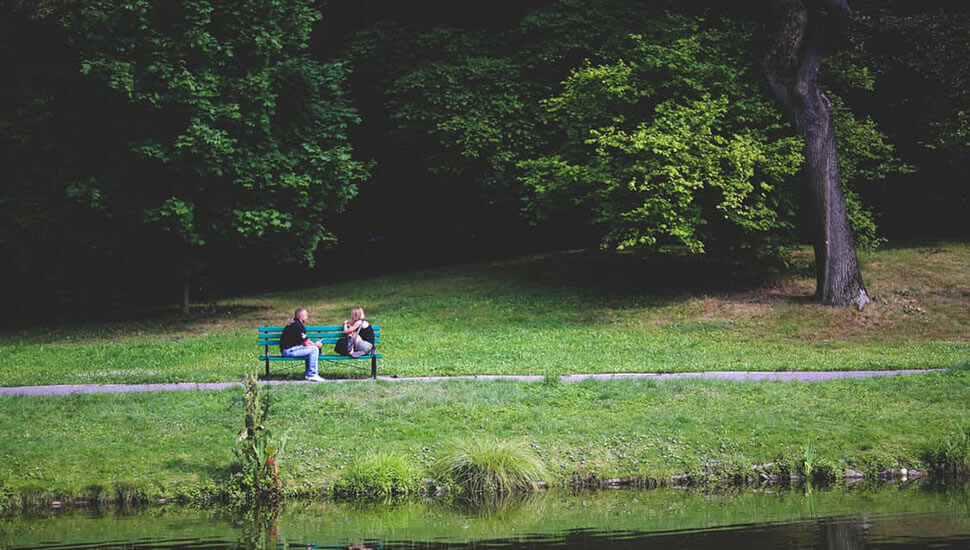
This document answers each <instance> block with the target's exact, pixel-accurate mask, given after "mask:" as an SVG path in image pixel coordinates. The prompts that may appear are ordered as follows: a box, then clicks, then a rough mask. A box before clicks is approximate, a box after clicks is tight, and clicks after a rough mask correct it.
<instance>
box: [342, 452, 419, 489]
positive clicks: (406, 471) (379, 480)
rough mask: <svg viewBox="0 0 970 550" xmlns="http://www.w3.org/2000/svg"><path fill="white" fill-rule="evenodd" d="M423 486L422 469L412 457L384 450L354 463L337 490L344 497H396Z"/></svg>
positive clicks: (345, 473) (347, 470)
mask: <svg viewBox="0 0 970 550" xmlns="http://www.w3.org/2000/svg"><path fill="white" fill-rule="evenodd" d="M419 486H420V481H419V479H418V470H417V468H416V467H415V466H414V463H413V462H411V460H410V459H408V458H407V457H403V456H397V455H391V454H384V453H381V454H377V455H373V456H369V457H367V458H365V459H363V460H361V461H360V462H357V463H354V464H352V465H350V466H349V467H348V468H347V469H346V470H345V472H344V475H343V476H342V477H341V478H340V479H339V480H338V481H337V482H336V483H335V484H334V487H333V492H334V494H336V495H337V496H343V497H351V496H353V497H360V496H363V497H393V496H404V495H409V494H413V493H416V492H417V491H418V488H419Z"/></svg>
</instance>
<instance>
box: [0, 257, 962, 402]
mask: <svg viewBox="0 0 970 550" xmlns="http://www.w3.org/2000/svg"><path fill="white" fill-rule="evenodd" d="M796 258H797V261H798V262H800V264H806V263H807V262H808V261H809V259H810V255H807V254H804V253H800V254H798V255H796ZM863 259H864V262H865V266H866V267H865V272H864V276H865V278H866V282H867V285H868V288H869V290H870V293H871V294H873V295H876V296H879V297H880V300H879V301H877V302H876V303H874V304H873V305H872V306H871V307H869V308H867V309H866V310H865V311H864V312H861V313H860V312H857V311H854V310H852V309H851V308H827V307H821V306H818V305H815V304H813V303H811V301H810V300H809V298H810V296H811V294H812V292H813V281H812V277H811V274H810V273H809V272H804V273H802V272H801V271H799V273H801V274H800V275H798V276H795V277H794V278H792V279H787V280H783V281H780V282H778V283H775V284H769V285H765V286H763V287H760V288H748V289H737V288H735V289H731V290H724V289H719V288H717V287H716V286H712V285H711V282H710V276H707V280H705V276H704V274H700V275H698V274H696V273H685V272H676V271H663V270H662V269H658V266H657V265H656V264H655V263H654V262H653V261H645V260H642V259H638V258H636V257H633V256H630V255H624V254H616V255H606V256H603V255H599V254H593V253H561V254H546V255H541V256H535V257H525V258H519V259H515V260H506V261H496V262H482V263H478V264H470V265H466V266H458V267H448V268H442V269H437V270H425V271H414V272H410V273H405V274H398V275H388V276H383V277H376V278H372V279H367V280H358V281H350V282H345V283H339V284H330V285H325V286H320V287H316V288H311V289H303V290H292V291H286V292H277V293H271V294H262V295H255V296H243V297H237V298H233V299H230V300H225V301H224V302H223V303H221V304H219V305H217V306H216V307H215V308H211V309H206V308H200V313H199V315H198V317H197V318H195V319H193V320H191V321H188V322H183V321H179V320H178V319H176V318H175V317H174V316H172V315H170V316H167V317H166V316H164V315H159V314H152V315H148V316H146V317H145V318H135V319H128V320H123V321H117V322H92V323H86V324H85V323H81V324H74V325H61V326H43V327H26V328H24V330H22V331H21V332H10V331H8V332H6V333H5V334H4V335H3V336H0V356H2V357H3V358H4V359H3V366H4V368H3V369H2V371H0V384H3V385H17V384H35V383H83V382H95V383H110V382H162V381H211V380H234V379H238V378H239V376H240V375H241V372H242V371H243V370H244V369H245V368H246V367H250V368H254V369H255V368H257V367H258V362H257V360H256V356H257V355H258V351H259V350H258V349H257V347H256V345H255V344H254V341H255V335H254V330H255V327H256V326H257V325H260V324H274V325H277V324H282V323H283V322H284V321H285V320H286V319H287V317H288V316H289V315H290V314H291V313H290V312H291V311H292V309H293V307H294V306H296V305H297V304H303V305H306V306H307V307H309V308H310V311H311V315H312V318H311V321H312V322H320V323H337V322H339V321H340V320H342V319H344V318H346V317H347V315H348V310H349V308H350V306H351V305H353V304H355V303H357V302H359V301H362V300H363V301H364V304H363V305H364V306H365V309H366V311H367V313H368V315H369V316H370V317H372V318H373V320H374V321H375V322H377V323H379V324H380V325H382V326H383V327H384V336H385V340H386V341H385V344H384V345H383V346H382V350H381V351H382V352H383V353H384V354H385V357H386V358H385V359H384V360H383V362H382V365H383V366H382V367H381V372H382V373H387V374H398V375H401V376H408V375H427V374H471V373H493V374H509V373H513V374H562V373H572V372H597V371H599V372H617V371H646V372H654V371H701V370H741V369H751V370H787V369H792V368H797V369H818V370H827V369H853V368H880V369H881V368H909V367H926V366H949V365H954V364H957V363H959V362H960V361H962V360H965V358H966V357H967V356H968V355H970V344H968V342H967V334H966V327H967V326H968V325H970V307H968V304H970V285H968V283H967V279H966V273H967V272H970V245H967V244H949V243H944V244H940V245H934V246H932V247H910V248H897V249H889V250H884V251H880V252H876V253H872V254H866V255H864V258H863ZM428 327H433V329H432V330H428ZM344 363H347V362H344ZM275 368H276V369H277V372H281V373H283V374H284V375H289V376H292V377H298V376H299V374H300V372H299V371H300V369H299V368H298V366H296V367H294V366H291V368H289V369H286V368H285V367H281V366H278V365H277V366H276V367H275ZM323 368H324V375H325V376H326V375H328V374H329V375H331V376H335V375H338V374H346V373H347V372H348V370H347V367H346V366H337V367H334V366H331V365H324V367H323ZM328 370H329V372H328ZM365 370H366V369H363V370H360V371H354V372H359V373H360V374H362V375H364V374H366V373H365Z"/></svg>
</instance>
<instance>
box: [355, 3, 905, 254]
mask: <svg viewBox="0 0 970 550" xmlns="http://www.w3.org/2000/svg"><path fill="white" fill-rule="evenodd" d="M757 33H758V27H757V25H755V24H754V23H751V22H747V23H745V22H739V21H734V20H731V19H727V18H723V17H720V16H715V15H707V16H704V15H701V16H683V15H674V14H671V13H669V12H665V11H662V10H658V9H656V8H652V7H650V6H649V5H648V4H631V3H627V2H615V1H610V0H598V1H588V2H574V1H569V0H564V1H560V2H556V3H553V4H552V5H550V6H548V7H545V8H542V9H537V10H534V11H532V12H530V13H529V14H528V15H526V16H525V17H524V18H522V20H521V21H520V22H519V23H518V25H517V26H515V27H513V28H511V29H509V30H507V31H505V32H498V33H484V32H478V33H469V32H464V31H462V30H461V29H448V28H443V27H436V28H434V29H431V30H429V31H427V32H424V33H419V32H416V31H415V30H414V29H413V28H404V27H393V26H389V25H381V26H376V27H374V28H373V29H372V30H370V31H368V32H367V33H364V34H363V35H361V36H360V37H359V38H358V40H357V42H356V43H355V44H354V47H353V48H352V49H351V50H350V53H351V56H352V58H353V59H354V63H355V65H356V66H358V67H360V70H361V71H362V72H367V71H368V70H373V67H375V66H379V67H381V70H379V71H374V72H375V73H379V74H381V75H383V77H384V79H385V81H386V82H387V84H386V89H387V92H386V99H385V100H384V108H386V110H387V111H388V113H389V118H390V121H391V123H390V133H391V135H392V136H394V138H395V139H396V140H397V141H400V142H416V143H420V144H421V145H422V147H423V148H424V149H425V150H426V151H429V152H428V153H427V154H426V155H424V157H425V162H426V168H427V170H428V172H429V173H430V174H433V175H435V176H436V177H438V178H444V179H447V180H448V181H449V182H450V183H451V184H452V185H454V186H461V187H465V188H469V189H468V191H466V193H467V195H466V196H467V197H468V198H467V199H466V200H467V202H468V203H469V204H474V202H475V201H479V202H485V203H487V204H489V205H490V206H492V207H493V208H494V207H497V214H495V216H496V217H497V218H498V219H503V218H511V217H513V216H514V215H516V211H517V210H519V209H520V208H523V207H524V210H525V212H526V214H527V215H528V218H529V219H531V220H532V221H533V222H537V223H539V224H541V225H548V226H553V227H557V228H564V229H567V231H564V233H565V234H567V235H577V234H586V235H588V236H591V237H593V240H594V242H599V244H600V245H601V246H604V247H609V248H633V247H635V248H641V249H642V248H648V249H654V250H659V251H668V252H669V251H675V250H684V251H687V252H690V253H695V254H697V253H705V254H707V255H709V256H713V257H714V259H717V260H728V261H731V262H733V263H737V262H744V261H746V260H749V259H751V258H762V259H775V260H778V259H781V258H784V256H785V255H784V252H785V249H786V247H787V246H789V245H791V244H792V243H794V242H796V240H797V234H796V232H795V231H794V228H795V227H796V225H797V224H796V217H797V210H798V206H799V202H800V187H799V185H798V184H797V173H798V169H799V167H800V165H801V148H800V145H799V144H800V140H799V138H797V137H796V135H795V133H794V131H793V130H792V129H791V128H790V127H789V126H788V125H787V124H786V123H784V122H783V121H782V119H781V116H780V113H779V111H778V109H777V108H776V107H775V105H774V102H773V100H772V99H771V97H770V95H769V94H768V93H767V92H766V90H765V86H764V84H763V76H762V75H761V69H760V66H759V60H760V55H761V52H762V47H763V45H762V44H761V43H760V42H759V41H758V40H757ZM402 43H403V44H406V47H404V48H400V47H399V46H400V45H401V44H402ZM382 46H383V47H382ZM392 46H393V48H392ZM399 52H400V53H399ZM837 70H838V71H839V72H840V73H846V74H851V73H855V72H859V71H861V69H860V68H859V67H858V66H857V65H856V64H854V60H853V59H852V58H846V59H844V60H842V61H841V64H840V65H839V66H838V67H837ZM845 81H846V86H845V87H846V88H847V89H851V87H852V86H858V85H859V84H858V83H854V82H851V81H848V79H846V80H845ZM833 97H834V98H835V101H836V104H837V106H838V108H839V116H838V119H837V124H838V126H839V131H840V132H839V135H840V138H841V139H840V146H841V151H842V156H841V164H842V166H843V171H844V174H845V177H844V180H845V182H846V187H847V194H848V196H849V204H850V216H851V220H852V222H853V225H854V228H855V230H856V232H857V236H858V238H859V242H860V244H862V245H864V246H871V245H875V244H876V243H877V240H878V238H877V236H876V233H875V224H874V221H873V216H872V214H871V212H870V211H869V210H868V209H867V208H866V207H865V206H864V205H863V203H862V201H861V200H859V196H858V195H857V194H856V193H855V192H854V191H853V190H852V188H853V187H854V186H858V185H860V184H863V183H864V182H865V183H868V182H871V181H874V180H878V179H881V178H884V177H885V176H886V175H888V174H892V173H895V172H899V171H901V170H902V169H904V168H905V166H904V165H902V164H901V163H899V162H898V161H897V160H896V159H895V158H894V157H893V147H892V145H891V143H890V142H889V141H888V140H887V139H886V136H885V135H884V134H883V133H881V132H880V131H879V129H878V127H877V126H876V124H875V123H874V121H873V120H872V119H871V118H864V117H861V118H860V117H857V116H855V115H853V113H852V112H851V110H850V109H848V108H847V107H845V104H844V102H842V101H841V100H840V99H839V97H838V96H837V95H833Z"/></svg>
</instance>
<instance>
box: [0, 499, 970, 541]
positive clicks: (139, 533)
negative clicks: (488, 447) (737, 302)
mask: <svg viewBox="0 0 970 550" xmlns="http://www.w3.org/2000/svg"><path fill="white" fill-rule="evenodd" d="M355 545H356V546H355ZM361 546H363V547H369V548H375V549H376V548H387V549H389V548H415V549H416V548H426V549H439V548H440V549H445V548H456V549H457V548H461V549H467V548H476V549H477V548H531V549H554V548H555V549H570V550H579V549H590V548H613V549H627V548H695V549H706V548H712V549H713V548H728V549H730V548H738V549H741V548H744V549H748V548H753V549H758V548H789V549H815V548H825V549H835V548H838V549H857V548H899V549H903V548H927V547H933V548H970V490H967V489H962V490H959V491H950V492H947V493H941V492H935V491H929V490H924V489H919V488H907V489H903V488H897V487H895V486H888V487H882V488H878V489H863V488H853V489H850V488H838V489H832V490H826V491H814V492H810V493H806V492H805V491H803V490H798V489H792V490H782V489H778V490H773V491H765V490H751V489H742V490H737V491H734V492H731V493H728V494H704V493H702V492H698V491H677V490H655V491H599V492H594V493H580V494H569V493H566V492H557V491H551V492H548V493H543V494H540V495H535V496H533V497H530V498H525V499H516V500H510V501H500V502H490V503H457V504H456V503H445V502H437V501H432V502H427V501H409V502H399V503H371V504H366V505H361V504H351V503H333V502H322V503H306V502H304V503H288V504H286V505H285V506H283V507H282V508H281V509H278V510H264V511H260V512H258V513H253V512H229V511H226V510H199V509H194V508H190V507H186V506H178V505H164V506H153V507H149V508H145V509H141V510H137V511H130V510H129V511H124V510H115V509H109V510H101V511H98V510H90V509H88V510H73V511H72V510H52V511H50V512H48V513H44V514H41V515H35V516H32V517H24V516H20V517H7V518H3V524H2V527H0V547H2V548H10V549H51V550H53V549H75V548H76V549H81V548H100V549H109V550H111V549H139V550H141V549H145V550H148V549H173V550H174V549H187V550H188V549H210V548H211V549H217V548H244V549H256V548H259V549H262V548H274V549H285V548H301V549H314V548H320V549H323V548H348V547H357V548H359V547H361Z"/></svg>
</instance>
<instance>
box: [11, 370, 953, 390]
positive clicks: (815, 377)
mask: <svg viewBox="0 0 970 550" xmlns="http://www.w3.org/2000/svg"><path fill="white" fill-rule="evenodd" d="M945 370H946V369H909V370H845V371H787V372H759V371H712V372H680V373H663V374H651V373H632V372H631V373H612V374H569V375H565V376H561V377H559V379H560V380H561V381H562V382H564V383H567V384H569V383H574V382H582V381H583V380H590V379H593V380H626V379H641V380H643V379H647V380H675V379H681V378H700V379H704V380H729V381H734V382H749V381H760V380H768V381H771V382H824V381H826V380H839V379H845V378H873V377H876V376H903V375H912V374H924V373H928V372H943V371H945ZM544 379H545V376H513V375H487V374H482V375H474V376H418V377H400V378H399V377H396V376H378V377H377V380H379V381H386V382H442V381H445V380H516V381H521V382H538V381H540V380H544ZM347 382H358V383H359V382H372V380H371V379H370V378H363V379H360V378H340V379H332V380H327V381H325V382H309V381H306V380H264V381H263V384H265V385H269V386H283V385H287V386H288V385H297V384H306V385H312V384H333V383H347ZM233 387H242V382H179V383H175V384H63V385H56V386H10V387H0V395H69V394H75V393H132V392H148V391H199V390H224V389H228V388H233Z"/></svg>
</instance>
